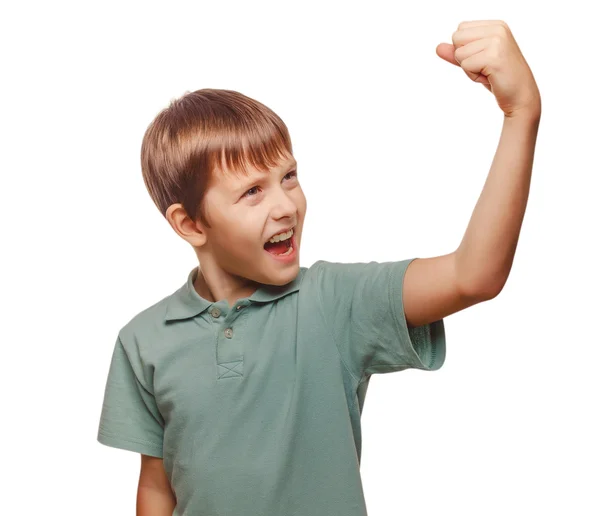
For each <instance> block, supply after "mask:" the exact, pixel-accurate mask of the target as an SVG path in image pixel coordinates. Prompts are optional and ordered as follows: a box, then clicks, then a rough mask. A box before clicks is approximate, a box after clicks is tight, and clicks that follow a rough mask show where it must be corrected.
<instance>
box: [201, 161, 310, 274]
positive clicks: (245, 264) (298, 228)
mask: <svg viewBox="0 0 600 516" xmlns="http://www.w3.org/2000/svg"><path fill="white" fill-rule="evenodd" d="M249 167H250V166H249ZM250 169H251V174H250V176H249V177H245V176H240V177H239V178H238V177H236V176H234V175H232V174H227V173H224V174H223V173H217V174H215V177H214V180H213V181H212V184H211V186H210V187H209V188H208V189H207V191H206V194H205V198H204V202H205V206H206V213H207V218H208V220H209V222H210V224H211V226H212V227H211V228H203V229H204V232H205V234H206V239H207V240H206V244H205V245H204V246H202V247H203V250H202V251H201V252H202V253H210V255H211V257H210V259H211V262H212V263H213V264H214V265H217V266H218V268H219V269H220V271H221V273H222V274H226V275H234V276H240V277H242V278H247V279H250V280H252V281H256V282H258V283H262V284H269V285H285V284H287V283H289V282H290V281H292V280H294V279H295V278H296V276H297V274H298V272H299V267H300V262H299V254H300V253H299V250H300V240H301V237H302V226H303V224H304V216H305V214H306V198H305V196H304V193H303V191H302V188H301V187H300V183H299V182H298V177H297V170H296V160H295V159H294V157H293V156H288V159H286V160H283V161H281V162H280V163H279V165H278V166H277V167H275V168H272V169H270V171H269V172H267V173H264V172H261V171H259V170H257V169H254V168H252V167H250ZM290 228H293V234H292V236H291V238H290V239H289V240H288V241H286V242H282V243H279V244H276V245H268V246H267V248H265V244H266V243H267V242H268V241H269V239H271V238H272V237H273V236H274V235H278V234H280V233H282V232H286V231H288V230H289V229H290ZM285 236H289V232H288V234H287V235H285ZM285 236H284V237H282V238H285ZM268 249H269V250H268ZM290 249H291V251H290ZM286 250H287V251H286ZM284 251H286V252H285V255H281V253H283V252H284ZM214 265H213V266H214Z"/></svg>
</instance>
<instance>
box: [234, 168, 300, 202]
mask: <svg viewBox="0 0 600 516" xmlns="http://www.w3.org/2000/svg"><path fill="white" fill-rule="evenodd" d="M297 166H298V162H297V161H296V160H294V161H292V162H291V163H288V166H287V168H286V169H285V171H286V174H287V173H289V172H290V171H292V170H293V169H295V168H296V167H297ZM267 174H268V172H262V173H261V174H260V175H254V176H250V179H249V180H248V181H247V182H246V183H244V184H243V185H242V186H240V187H239V188H236V189H235V193H236V195H237V194H239V195H241V194H243V193H244V192H245V191H246V190H249V189H250V188H252V185H253V184H254V183H256V182H257V181H259V180H260V179H261V178H262V177H264V176H265V175H267Z"/></svg>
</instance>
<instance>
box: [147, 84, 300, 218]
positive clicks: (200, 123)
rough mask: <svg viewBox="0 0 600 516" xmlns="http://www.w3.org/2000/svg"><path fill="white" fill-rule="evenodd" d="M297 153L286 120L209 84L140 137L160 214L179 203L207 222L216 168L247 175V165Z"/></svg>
mask: <svg viewBox="0 0 600 516" xmlns="http://www.w3.org/2000/svg"><path fill="white" fill-rule="evenodd" d="M288 154H289V155H293V152H292V143H291V139H290V135H289V132H288V129H287V127H286V125H285V124H284V122H283V120H281V118H279V116H277V115H276V114H275V113H274V112H273V111H272V110H271V109H269V108H268V107H267V106H265V105H264V104H261V103H260V102H258V101H256V100H254V99H251V98H250V97H247V96H246V95H243V94H241V93H239V92H237V91H232V90H220V89H212V88H205V89H201V90H197V91H194V92H189V91H188V92H186V93H185V94H184V95H183V96H182V97H180V98H178V99H173V100H171V102H170V104H169V106H168V107H167V108H165V109H163V110H162V111H161V112H160V113H159V114H158V115H157V116H156V118H155V119H154V120H153V121H152V122H151V124H150V125H149V126H148V129H147V130H146V133H145V134H144V139H143V141H142V150H141V160H142V175H143V178H144V183H145V185H146V188H147V190H148V193H149V194H150V197H152V200H153V201H154V204H156V206H157V207H158V209H159V210H160V212H161V213H162V214H163V215H164V216H166V211H167V208H168V207H169V206H171V205H172V204H174V203H181V204H182V205H183V208H184V209H185V211H186V213H187V214H188V216H189V217H191V218H192V219H193V220H194V221H196V220H198V218H199V219H200V220H201V221H202V223H203V224H205V225H206V226H208V227H210V225H209V224H208V222H207V219H206V214H205V210H204V206H203V203H202V200H203V198H204V194H205V193H206V190H207V188H208V186H209V185H210V181H211V178H212V177H213V174H214V173H216V172H217V171H220V172H223V171H224V168H223V166H225V169H226V170H228V171H229V172H231V173H233V174H236V175H239V174H244V175H248V172H249V171H248V169H247V167H246V164H247V163H250V164H252V165H253V166H254V167H255V168H257V169H259V170H264V171H265V172H266V171H268V169H269V167H275V166H277V165H278V164H279V163H280V161H281V159H282V158H285V157H286V155H288Z"/></svg>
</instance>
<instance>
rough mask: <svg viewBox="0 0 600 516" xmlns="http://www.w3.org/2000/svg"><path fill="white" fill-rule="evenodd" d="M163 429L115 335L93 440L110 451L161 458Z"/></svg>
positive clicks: (149, 395) (150, 397)
mask: <svg viewBox="0 0 600 516" xmlns="http://www.w3.org/2000/svg"><path fill="white" fill-rule="evenodd" d="M163 429H164V421H163V419H162V417H161V414H160V412H159V410H158V407H157V405H156V401H155V398H154V395H153V393H152V392H151V390H150V389H149V388H148V386H144V385H143V384H142V383H141V382H140V380H139V379H138V377H137V376H136V374H135V372H134V368H133V367H132V363H131V361H130V359H129V357H128V355H127V353H126V350H125V348H124V347H123V342H122V341H121V337H120V336H119V337H118V338H117V341H116V343H115V347H114V350H113V354H112V359H111V363H110V368H109V371H108V378H107V381H106V388H105V391H104V402H103V404H102V412H101V416H100V424H99V427H98V436H97V440H98V442H100V443H101V444H105V445H107V446H112V447H114V448H121V449H124V450H130V451H134V452H138V453H142V454H144V455H152V456H154V457H162V456H163V444H162V443H163Z"/></svg>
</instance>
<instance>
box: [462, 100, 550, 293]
mask: <svg viewBox="0 0 600 516" xmlns="http://www.w3.org/2000/svg"><path fill="white" fill-rule="evenodd" d="M540 115H541V111H532V112H529V113H526V114H523V115H519V116H514V117H505V118H504V124H503V127H502V134H501V137H500V142H499V144H498V148H497V150H496V154H495V156H494V160H493V162H492V166H491V168H490V172H489V174H488V177H487V179H486V182H485V185H484V188H483V191H482V193H481V195H480V197H479V200H478V202H477V204H476V206H475V209H474V211H473V214H472V216H471V220H470V221H469V225H468V227H467V230H466V232H465V235H464V237H463V239H462V241H461V243H460V246H459V247H458V249H457V250H456V267H457V271H456V273H457V275H458V278H459V280H460V282H461V285H463V287H464V289H465V291H467V292H473V293H483V294H485V295H491V296H493V295H496V294H497V293H498V292H499V291H500V290H501V289H502V287H503V286H504V283H505V282H506V280H507V278H508V275H509V273H510V269H511V267H512V262H513V258H514V255H515V251H516V248H517V241H518V239H519V233H520V231H521V224H522V222H523V218H524V216H525V208H526V206H527V199H528V197H529V186H530V182H531V173H532V168H533V158H534V151H535V143H536V139H537V132H538V127H539V121H540Z"/></svg>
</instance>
